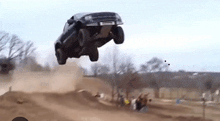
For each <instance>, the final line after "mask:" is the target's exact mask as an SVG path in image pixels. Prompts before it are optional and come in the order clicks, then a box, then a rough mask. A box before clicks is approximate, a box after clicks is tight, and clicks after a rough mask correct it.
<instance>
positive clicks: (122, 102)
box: [120, 95, 124, 107]
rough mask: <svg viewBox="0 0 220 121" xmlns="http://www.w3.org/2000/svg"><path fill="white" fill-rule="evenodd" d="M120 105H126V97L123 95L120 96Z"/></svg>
mask: <svg viewBox="0 0 220 121" xmlns="http://www.w3.org/2000/svg"><path fill="white" fill-rule="evenodd" d="M120 106H122V107H123V106H124V97H123V95H121V96H120Z"/></svg>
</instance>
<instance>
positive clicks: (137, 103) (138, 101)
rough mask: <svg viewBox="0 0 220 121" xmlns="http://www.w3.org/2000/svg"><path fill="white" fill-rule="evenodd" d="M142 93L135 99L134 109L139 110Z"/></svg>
mask: <svg viewBox="0 0 220 121" xmlns="http://www.w3.org/2000/svg"><path fill="white" fill-rule="evenodd" d="M141 96H142V94H141V95H140V96H139V97H138V99H137V100H136V110H137V111H140V110H141V108H142V97H141Z"/></svg>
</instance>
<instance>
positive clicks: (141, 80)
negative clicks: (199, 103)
mask: <svg viewBox="0 0 220 121" xmlns="http://www.w3.org/2000/svg"><path fill="white" fill-rule="evenodd" d="M122 55H123V56H122ZM90 71H91V72H92V73H93V76H95V77H98V78H102V79H103V80H105V82H106V83H108V84H109V85H110V86H111V87H112V100H113V97H115V95H119V94H120V93H122V92H123V93H125V94H126V97H127V98H128V97H129V95H130V94H131V93H132V92H133V91H134V90H137V89H138V90H141V89H144V88H152V89H154V96H155V97H156V98H159V91H160V89H161V88H163V87H166V88H170V89H171V88H186V89H188V90H189V91H190V90H195V89H197V90H198V91H200V92H201V93H202V92H204V91H211V92H212V93H213V92H214V91H215V90H216V89H218V88H219V87H220V83H219V79H220V78H217V77H213V76H211V75H209V74H208V73H202V74H196V75H193V73H188V72H186V71H184V70H179V72H171V71H170V64H169V63H167V62H166V61H165V60H162V59H160V58H158V57H153V58H151V59H149V60H148V61H146V62H145V63H144V64H141V65H140V66H139V69H137V68H135V66H134V63H133V61H132V57H131V56H127V55H126V54H123V53H120V52H119V50H118V49H117V48H116V47H115V48H113V52H112V53H111V52H110V54H109V53H106V57H104V59H103V61H101V62H99V63H94V64H92V65H91V68H90ZM84 72H85V73H88V70H86V69H84ZM219 77H220V76H219Z"/></svg>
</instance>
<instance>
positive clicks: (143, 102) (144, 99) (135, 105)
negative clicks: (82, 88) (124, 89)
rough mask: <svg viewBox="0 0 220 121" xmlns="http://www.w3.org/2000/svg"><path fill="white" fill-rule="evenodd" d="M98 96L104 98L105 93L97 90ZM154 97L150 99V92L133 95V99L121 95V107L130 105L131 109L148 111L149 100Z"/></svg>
mask: <svg viewBox="0 0 220 121" xmlns="http://www.w3.org/2000/svg"><path fill="white" fill-rule="evenodd" d="M95 97H97V98H103V97H104V94H103V93H101V94H100V93H99V92H97V94H96V95H95ZM151 101H152V99H149V93H148V94H145V95H143V94H141V95H139V96H138V97H137V98H135V97H134V96H132V97H131V99H127V98H125V97H124V96H123V95H120V96H119V107H124V106H130V109H131V110H134V111H138V112H144V113H145V112H147V111H148V108H149V107H148V102H151Z"/></svg>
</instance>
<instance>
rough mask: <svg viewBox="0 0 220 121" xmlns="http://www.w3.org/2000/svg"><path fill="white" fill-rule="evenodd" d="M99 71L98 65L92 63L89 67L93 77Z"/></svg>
mask: <svg viewBox="0 0 220 121" xmlns="http://www.w3.org/2000/svg"><path fill="white" fill-rule="evenodd" d="M99 69H100V64H98V63H94V64H92V65H91V71H92V73H93V75H94V76H95V77H96V76H97V75H98V72H99Z"/></svg>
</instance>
